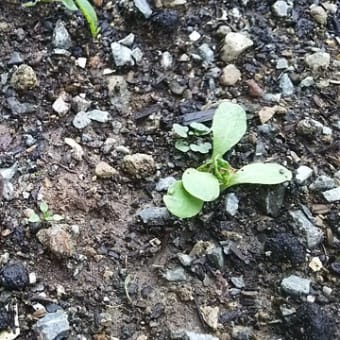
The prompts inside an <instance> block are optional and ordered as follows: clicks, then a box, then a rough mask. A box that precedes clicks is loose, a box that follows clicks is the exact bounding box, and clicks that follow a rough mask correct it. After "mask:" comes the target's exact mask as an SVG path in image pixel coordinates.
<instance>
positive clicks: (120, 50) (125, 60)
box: [111, 42, 135, 67]
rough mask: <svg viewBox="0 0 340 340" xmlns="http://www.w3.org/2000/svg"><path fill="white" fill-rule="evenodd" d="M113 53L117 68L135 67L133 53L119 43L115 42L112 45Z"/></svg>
mask: <svg viewBox="0 0 340 340" xmlns="http://www.w3.org/2000/svg"><path fill="white" fill-rule="evenodd" d="M111 52H112V56H113V60H114V62H115V64H116V66H118V67H120V66H125V65H129V66H133V65H134V64H135V61H134V60H133V58H132V51H131V49H130V48H128V47H126V46H124V45H122V44H120V43H118V42H113V43H112V44H111Z"/></svg>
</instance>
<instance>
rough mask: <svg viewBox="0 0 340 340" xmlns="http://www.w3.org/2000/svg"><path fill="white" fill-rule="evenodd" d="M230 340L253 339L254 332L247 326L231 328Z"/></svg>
mask: <svg viewBox="0 0 340 340" xmlns="http://www.w3.org/2000/svg"><path fill="white" fill-rule="evenodd" d="M231 335H232V339H234V340H246V339H247V340H248V339H254V331H253V329H252V328H251V327H247V326H239V325H236V326H233V329H232V331H231Z"/></svg>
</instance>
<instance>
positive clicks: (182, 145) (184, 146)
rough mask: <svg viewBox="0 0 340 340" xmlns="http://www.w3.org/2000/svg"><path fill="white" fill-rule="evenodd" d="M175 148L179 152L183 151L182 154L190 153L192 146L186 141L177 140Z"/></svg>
mask: <svg viewBox="0 0 340 340" xmlns="http://www.w3.org/2000/svg"><path fill="white" fill-rule="evenodd" d="M175 148H176V149H177V150H178V151H181V152H188V151H189V150H190V146H189V144H188V142H187V141H185V140H184V139H178V140H176V143H175Z"/></svg>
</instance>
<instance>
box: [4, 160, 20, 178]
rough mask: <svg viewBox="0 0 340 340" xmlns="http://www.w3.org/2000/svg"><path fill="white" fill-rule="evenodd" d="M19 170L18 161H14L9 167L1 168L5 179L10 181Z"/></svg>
mask: <svg viewBox="0 0 340 340" xmlns="http://www.w3.org/2000/svg"><path fill="white" fill-rule="evenodd" d="M17 171H18V163H14V164H13V165H12V166H11V167H9V168H2V169H0V175H1V177H2V178H3V179H4V180H6V181H9V180H11V179H12V178H13V177H14V175H15V174H16V173H17Z"/></svg>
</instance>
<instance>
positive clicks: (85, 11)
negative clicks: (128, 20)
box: [23, 0, 99, 38]
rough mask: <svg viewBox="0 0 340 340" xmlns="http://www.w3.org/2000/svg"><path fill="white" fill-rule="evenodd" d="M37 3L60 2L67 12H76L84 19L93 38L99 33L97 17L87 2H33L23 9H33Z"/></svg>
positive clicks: (48, 0)
mask: <svg viewBox="0 0 340 340" xmlns="http://www.w3.org/2000/svg"><path fill="white" fill-rule="evenodd" d="M39 2H47V3H53V2H61V3H62V4H63V5H64V7H65V8H66V9H67V10H69V11H78V10H80V12H81V13H82V15H83V16H84V17H85V19H86V21H87V24H88V27H89V29H90V32H91V35H92V37H93V38H96V37H97V35H98V33H99V25H98V17H97V14H96V11H95V9H94V8H93V6H92V5H91V3H90V2H89V1H88V0H33V1H28V2H25V3H24V4H23V6H24V7H33V6H35V5H37V4H38V3H39Z"/></svg>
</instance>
